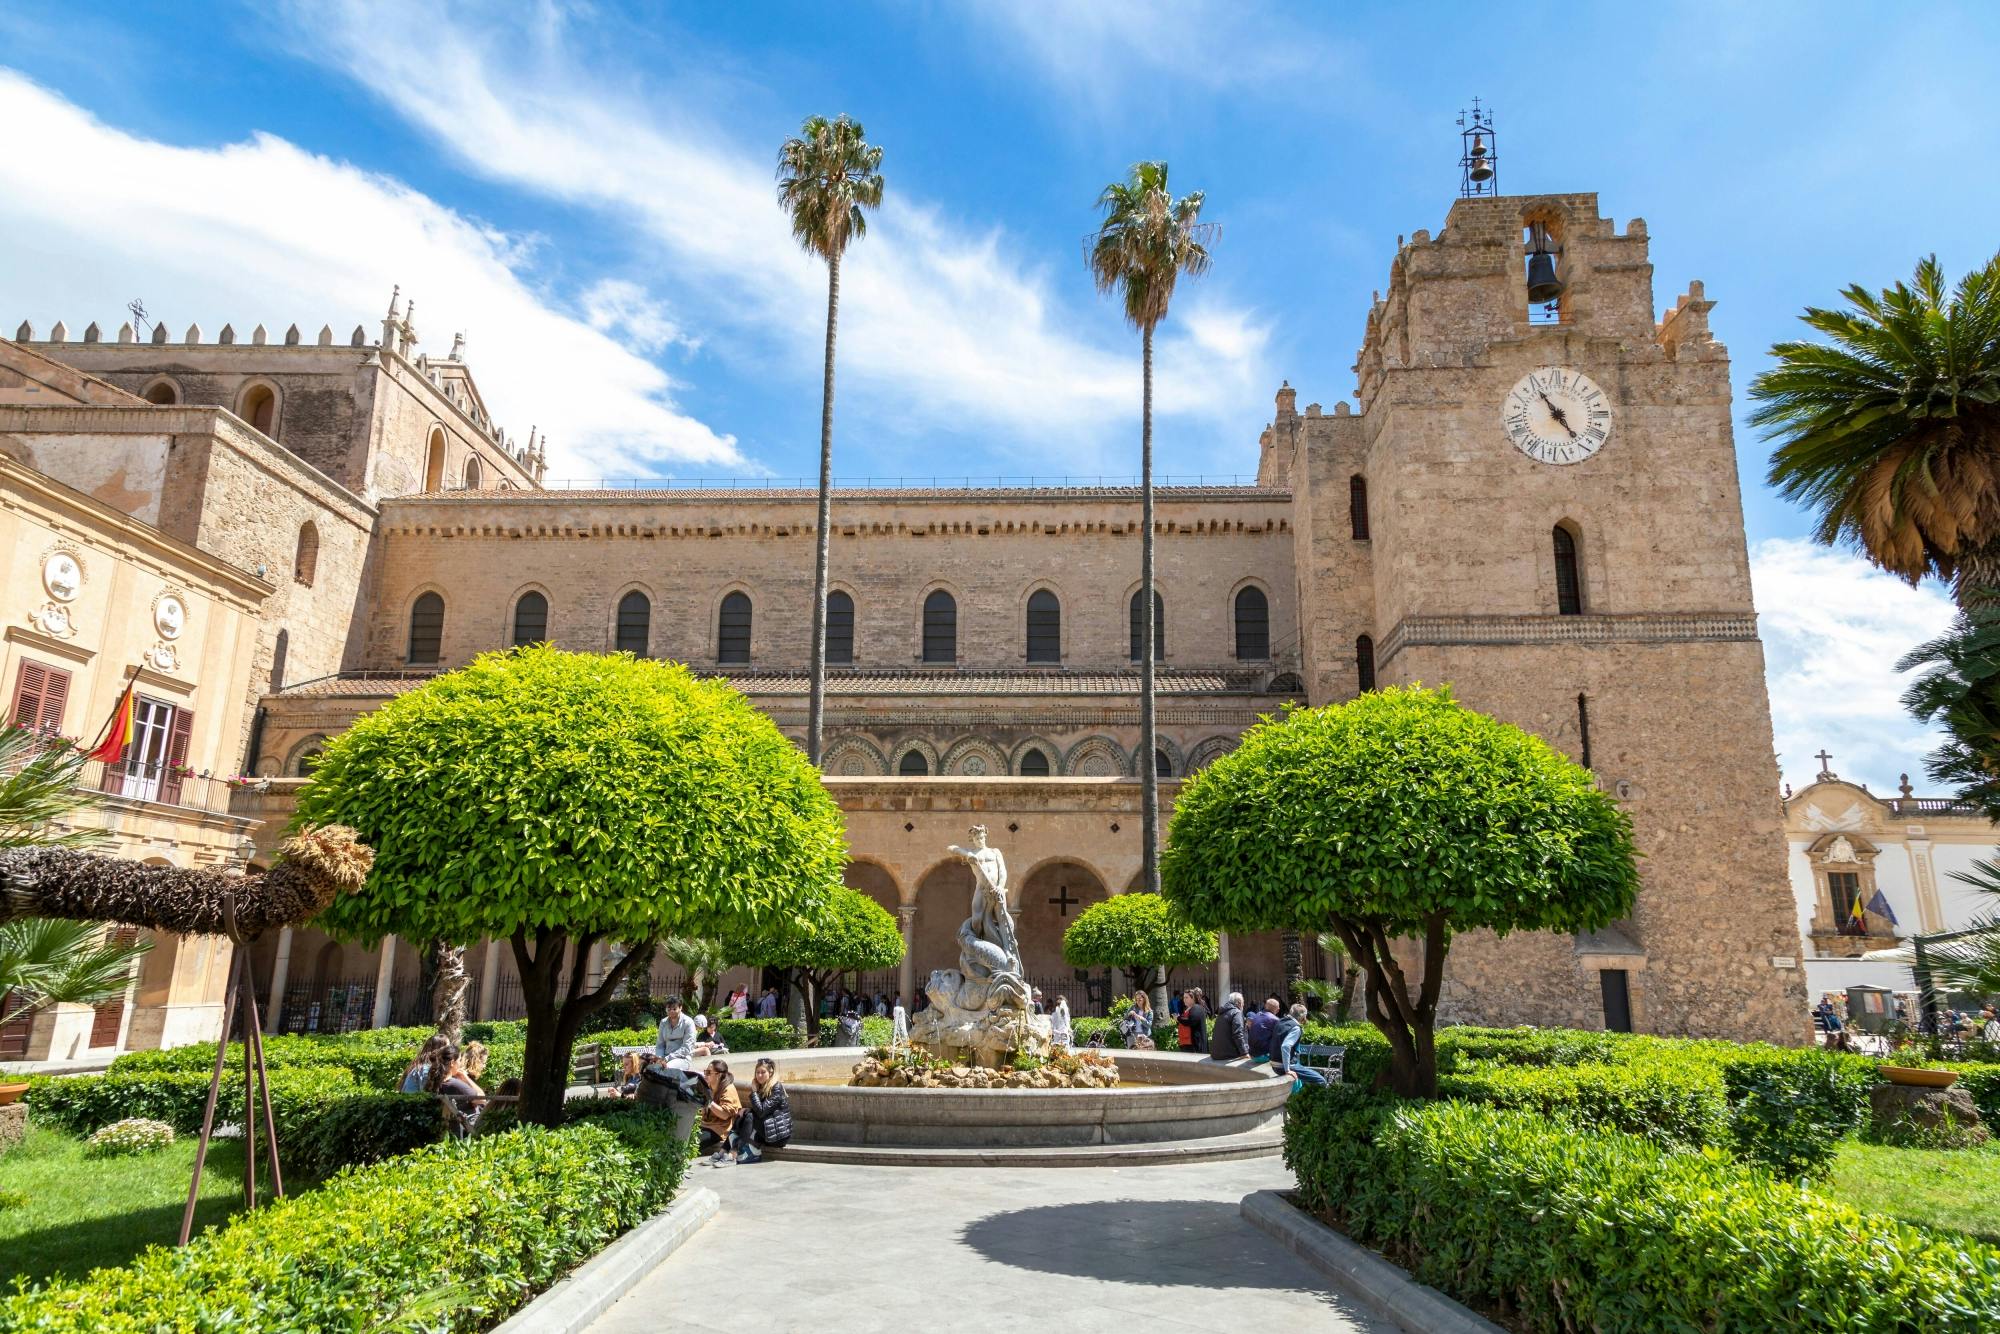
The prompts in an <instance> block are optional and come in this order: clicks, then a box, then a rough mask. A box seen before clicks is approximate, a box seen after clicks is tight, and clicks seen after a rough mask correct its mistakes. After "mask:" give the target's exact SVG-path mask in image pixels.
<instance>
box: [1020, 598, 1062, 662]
mask: <svg viewBox="0 0 2000 1334" xmlns="http://www.w3.org/2000/svg"><path fill="white" fill-rule="evenodd" d="M1028 661H1029V662H1061V661H1062V603H1061V602H1060V601H1058V600H1057V598H1056V595H1055V594H1054V593H1051V592H1049V590H1048V589H1046V588H1038V589H1036V590H1035V591H1034V592H1033V593H1030V594H1029V595H1028Z"/></svg>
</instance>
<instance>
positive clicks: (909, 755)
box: [896, 750, 931, 778]
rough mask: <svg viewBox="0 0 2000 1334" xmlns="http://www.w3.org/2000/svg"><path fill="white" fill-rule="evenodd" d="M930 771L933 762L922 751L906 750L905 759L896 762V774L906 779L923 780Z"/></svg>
mask: <svg viewBox="0 0 2000 1334" xmlns="http://www.w3.org/2000/svg"><path fill="white" fill-rule="evenodd" d="M930 771H931V762H930V761H929V760H927V759H925V758H924V753H923V752H922V751H920V750H906V751H904V752H903V758H902V759H900V760H897V761H896V772H897V773H899V774H901V775H902V776H903V777H905V778H921V777H923V776H924V775H925V774H927V773H929V772H930Z"/></svg>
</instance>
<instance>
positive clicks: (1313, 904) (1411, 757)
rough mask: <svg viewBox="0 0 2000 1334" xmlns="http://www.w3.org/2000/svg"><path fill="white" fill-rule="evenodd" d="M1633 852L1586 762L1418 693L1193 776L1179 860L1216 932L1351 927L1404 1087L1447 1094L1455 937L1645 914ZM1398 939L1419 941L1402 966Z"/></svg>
mask: <svg viewBox="0 0 2000 1334" xmlns="http://www.w3.org/2000/svg"><path fill="white" fill-rule="evenodd" d="M1633 857H1634V853H1633V849H1632V828H1631V821H1630V820H1629V819H1628V818H1627V817H1626V815H1625V813H1624V812H1623V811H1622V810H1620V809H1619V808H1618V806H1617V804H1616V803H1615V802H1613V801H1612V800H1611V799H1610V798H1609V797H1607V796H1605V795H1604V794H1603V793H1602V792H1600V791H1598V789H1597V786H1596V783H1595V781H1594V780H1593V779H1592V777H1591V775H1590V772H1589V771H1588V770H1587V769H1584V768H1582V767H1581V766H1580V765H1577V764H1575V763H1572V762H1571V761H1570V760H1569V759H1567V758H1566V757H1564V756H1563V755H1561V754H1559V753H1557V752H1556V751H1555V750H1554V749H1552V748H1551V747H1550V746H1549V745H1548V744H1547V743H1545V742H1543V741H1542V740H1541V739H1540V738H1538V737H1534V736H1531V735H1529V734H1528V733H1527V732H1524V731H1522V730H1521V729H1520V728H1518V727H1514V726H1511V725H1509V724H1507V723H1503V722H1500V721H1498V720H1497V719H1494V718H1489V717H1487V716H1485V715H1484V714H1480V713H1475V712H1473V711H1472V710H1471V709H1467V708H1465V707H1463V706H1462V705H1460V704H1459V703H1458V702H1457V701H1456V700H1454V699H1453V698H1452V697H1451V692H1450V690H1449V689H1441V690H1427V689H1424V688H1422V687H1417V686H1413V687H1408V688H1398V689H1385V690H1378V691H1371V692H1369V693H1368V694H1365V695H1362V696H1361V697H1360V698H1359V699H1356V700H1354V701H1353V702H1351V703H1348V704H1342V705H1338V706H1329V707H1324V708H1317V709H1301V710H1297V711H1295V712H1293V713H1291V714H1289V715H1288V716H1286V717H1285V718H1283V719H1277V720H1271V721H1267V722H1264V723H1261V724H1259V725H1258V726H1256V727H1254V728H1252V729H1251V730H1250V731H1249V732H1247V733H1246V734H1245V735H1244V737H1243V743H1242V745H1240V746H1239V747H1237V749H1235V750H1234V751H1232V752H1230V753H1229V754H1228V755H1225V756H1223V757H1222V758H1221V759H1219V760H1217V761H1216V762H1215V763H1213V764H1211V765H1209V766H1208V767H1207V768H1205V769H1203V770H1201V771H1199V772H1198V773H1196V774H1194V775H1193V776H1191V777H1190V778H1189V779H1188V780H1187V782H1186V783H1185V784H1184V785H1183V787H1182V788H1181V792H1180V795H1179V797H1178V798H1177V799H1176V801H1175V803H1174V818H1173V825H1172V828H1171V831H1170V839H1169V841H1168V844H1167V851H1166V857H1165V860H1164V862H1163V864H1162V865H1163V874H1164V883H1165V892H1166V895H1167V897H1168V898H1170V899H1172V900H1173V901H1175V902H1176V903H1178V904H1179V905H1180V906H1181V907H1182V909H1183V910H1184V911H1185V912H1186V914H1187V916H1188V918H1189V919H1190V920H1191V921H1194V922H1197V923H1200V924H1201V925H1203V926H1211V927H1216V928H1219V929H1221V930H1226V931H1259V930H1303V931H1331V932H1333V933H1334V934H1335V935H1336V936H1338V937H1339V939H1340V941H1341V943H1342V944H1344V945H1345V946H1346V947H1347V950H1348V952H1349V953H1350V954H1352V955H1353V956H1354V959H1355V961H1356V962H1357V963H1358V964H1359V965H1360V967H1361V970H1362V974H1363V978H1364V982H1365V985H1364V987H1363V997H1364V1004H1365V1007H1366V1010H1367V1014H1368V1019H1369V1021H1370V1022H1371V1023H1373V1024H1374V1025H1375V1026H1376V1027H1377V1028H1379V1029H1381V1030H1382V1033H1383V1035H1384V1036H1385V1037H1387V1038H1388V1040H1389V1046H1390V1048H1391V1053H1392V1059H1391V1062H1390V1065H1389V1068H1388V1071H1387V1073H1386V1075H1385V1082H1386V1083H1387V1084H1388V1085H1389V1086H1390V1087H1391V1088H1393V1089H1395V1090H1396V1091H1397V1092H1399V1093H1402V1094H1404V1095H1406V1096H1414V1097H1431V1096H1434V1095H1435V1094H1436V1092H1437V1058H1436V1050H1435V1046H1434V1041H1433V1031H1432V1030H1433V1026H1434V1024H1435V1021H1436V1016H1437V1000H1438V991H1439V988H1440V987H1441V986H1442V985H1443V982H1444V970H1445V958H1446V955H1447V953H1448V952H1449V950H1450V948H1451V938H1452V935H1453V933H1455V932H1459V931H1473V930H1478V929H1480V928H1485V929H1487V930H1491V931H1494V932H1497V933H1499V934H1501V935H1505V934H1506V933H1508V932H1510V931H1584V930H1592V929H1595V928H1598V927H1602V926H1605V925H1607V924H1609V923H1611V922H1613V921H1615V920H1616V919H1618V918H1620V917H1622V916H1624V915H1625V914H1626V913H1627V912H1629V911H1631V907H1632V899H1633V896H1634V894H1635V893H1636V891H1637V889H1638V871H1637V868H1636V867H1635V865H1634V862H1633ZM1398 938H1408V939H1410V940H1411V941H1413V942H1414V948H1413V949H1406V950H1405V952H1404V953H1405V958H1404V960H1402V961H1399V959H1398V958H1397V953H1396V951H1395V950H1394V948H1393V946H1394V944H1395V942H1396V941H1397V940H1398ZM1412 954H1414V955H1415V961H1416V962H1417V963H1418V964H1420V966H1421V969H1422V971H1421V973H1420V974H1419V975H1418V976H1416V977H1415V978H1414V979H1413V978H1412V977H1411V976H1410V975H1409V974H1408V973H1407V972H1406V971H1405V967H1406V964H1407V963H1408V962H1409V956H1410V955H1412Z"/></svg>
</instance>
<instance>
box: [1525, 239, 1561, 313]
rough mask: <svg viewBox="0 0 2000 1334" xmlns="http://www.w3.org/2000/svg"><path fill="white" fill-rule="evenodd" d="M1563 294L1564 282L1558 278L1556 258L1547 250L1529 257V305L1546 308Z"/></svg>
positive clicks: (1536, 252) (1539, 251) (1538, 251)
mask: <svg viewBox="0 0 2000 1334" xmlns="http://www.w3.org/2000/svg"><path fill="white" fill-rule="evenodd" d="M1562 294H1563V280H1562V279H1560V278H1558V277H1556V257H1555V256H1554V255H1551V254H1550V253H1549V252H1548V251H1546V250H1537V251H1535V252H1534V253H1533V254H1531V255H1529V256H1528V304H1529V305H1531V306H1545V305H1547V304H1548V303H1549V302H1551V301H1554V300H1555V299H1556V298H1557V297H1559V296H1561V295H1562Z"/></svg>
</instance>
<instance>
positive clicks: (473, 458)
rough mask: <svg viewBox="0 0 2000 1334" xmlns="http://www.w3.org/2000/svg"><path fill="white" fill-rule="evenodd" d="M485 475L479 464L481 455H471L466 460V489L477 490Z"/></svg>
mask: <svg viewBox="0 0 2000 1334" xmlns="http://www.w3.org/2000/svg"><path fill="white" fill-rule="evenodd" d="M484 476H485V474H484V471H483V470H482V469H481V468H480V466H479V456H478V455H476V454H474V455H469V456H468V457H467V458H466V460H465V489H466V490H468V491H477V490H478V489H479V487H480V483H481V480H482V479H483V478H484Z"/></svg>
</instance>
